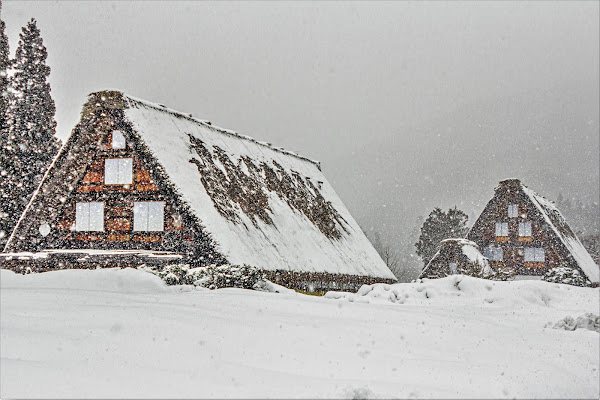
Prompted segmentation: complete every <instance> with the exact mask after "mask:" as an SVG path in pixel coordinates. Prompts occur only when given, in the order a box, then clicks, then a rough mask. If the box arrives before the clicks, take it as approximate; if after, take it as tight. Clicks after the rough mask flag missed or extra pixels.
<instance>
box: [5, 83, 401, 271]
mask: <svg viewBox="0 0 600 400" xmlns="http://www.w3.org/2000/svg"><path fill="white" fill-rule="evenodd" d="M105 103H106V104H105ZM109 103H110V104H109ZM115 105H116V106H115ZM86 106H87V107H88V109H94V108H95V107H96V108H100V109H104V107H108V108H115V107H117V108H119V109H120V110H123V111H122V112H123V119H124V123H125V124H128V125H130V127H131V131H132V135H133V138H134V139H135V140H136V141H137V142H138V145H139V146H140V147H139V149H141V150H142V151H144V152H147V153H148V155H149V156H150V157H151V158H152V159H154V160H156V162H157V163H158V168H159V169H160V170H161V173H163V172H164V174H163V175H164V176H166V177H167V179H168V181H169V183H170V185H171V186H172V187H173V188H174V192H175V194H176V195H177V197H178V198H179V199H180V200H181V201H182V202H183V203H184V204H185V205H186V206H187V207H186V208H188V209H189V211H190V212H191V213H192V214H194V216H195V217H196V218H197V219H198V220H199V221H200V223H201V225H202V227H203V228H205V229H206V231H207V232H209V233H210V234H211V236H212V237H213V238H214V240H215V242H216V244H217V249H218V251H219V252H220V253H222V254H223V255H224V256H225V257H226V258H227V260H228V262H230V263H234V264H242V263H245V264H249V265H254V266H257V267H260V268H264V269H271V270H276V269H281V270H291V271H303V272H328V273H339V274H351V275H362V276H371V277H377V278H385V279H395V277H394V275H393V274H392V272H391V271H390V270H389V269H388V268H387V266H386V265H385V263H384V262H383V261H382V260H381V258H380V257H379V255H378V254H377V252H376V251H375V249H374V248H373V246H372V245H371V244H370V242H369V241H368V239H367V238H366V237H365V235H364V234H363V232H362V231H361V229H360V227H359V226H358V224H357V223H356V222H355V221H354V219H353V218H352V216H351V215H350V213H349V212H348V210H347V209H346V208H345V206H344V205H343V204H342V201H341V200H340V198H339V197H338V196H337V194H336V193H335V191H334V190H333V188H332V187H331V185H330V184H329V183H328V182H327V180H326V179H325V177H324V176H323V173H322V172H321V170H320V165H319V163H318V162H316V161H313V160H310V159H308V158H305V157H302V156H299V155H297V154H295V153H293V152H290V151H286V150H283V149H281V148H276V147H273V146H271V145H270V144H268V143H264V142H259V141H256V140H254V139H252V138H250V137H247V136H244V135H240V134H238V133H236V132H233V131H230V130H226V129H222V128H218V127H215V126H213V125H212V124H211V123H210V122H208V121H204V120H199V119H196V118H193V117H191V115H189V114H184V113H181V112H177V111H175V110H171V109H169V108H166V107H164V106H162V105H159V104H154V103H150V102H147V101H144V100H141V99H138V98H135V97H132V96H128V95H125V94H123V93H122V92H118V91H110V92H98V93H92V94H91V95H90V99H89V101H88V103H87V104H86ZM82 118H83V114H82ZM74 134H75V130H74ZM77 134H78V135H93V134H94V133H92V132H87V133H86V132H83V129H80V131H78V132H77ZM95 140H96V139H94V140H91V139H90V142H94V141H95ZM67 147H68V146H65V148H63V152H67V151H68V149H67ZM88 148H89V147H88ZM62 158H64V159H72V157H71V158H69V157H67V156H66V155H63V156H62ZM64 164H65V162H62V163H61V165H64ZM62 168H65V167H62ZM50 174H52V171H50ZM51 181H52V182H54V184H56V180H51V179H45V180H44V181H43V182H42V185H44V182H46V183H45V185H46V186H47V185H48V184H49V183H50V182H51ZM68 184H71V185H72V182H68ZM58 191H59V192H61V193H62V192H65V190H62V191H61V190H58ZM41 192H48V190H43V189H42V190H41ZM31 204H34V205H35V206H34V207H32V209H30V210H29V212H30V213H31V214H32V215H31V217H32V218H33V217H35V216H34V215H33V214H35V213H36V210H38V209H40V208H42V209H44V208H47V207H45V206H44V205H43V204H42V202H40V201H39V200H38V201H35V200H33V201H32V202H31ZM26 212H27V211H26ZM42 219H44V218H42ZM46 219H47V217H46ZM30 231H31V229H30ZM15 250H18V249H14V248H11V249H10V251H15Z"/></svg>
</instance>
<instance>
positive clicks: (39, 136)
mask: <svg viewBox="0 0 600 400" xmlns="http://www.w3.org/2000/svg"><path fill="white" fill-rule="evenodd" d="M47 56H48V54H47V52H46V47H44V44H43V42H42V37H41V36H40V30H39V29H38V27H37V24H36V21H35V20H34V19H32V20H31V21H30V22H29V23H28V24H27V26H26V27H24V28H23V30H22V32H21V34H20V40H19V44H18V47H17V51H16V56H15V59H14V60H13V61H12V67H13V70H12V76H11V80H10V84H11V89H12V92H11V94H10V96H9V103H10V109H9V113H8V114H9V116H10V119H9V123H8V125H9V126H8V137H7V138H6V139H5V140H4V141H5V143H3V145H4V148H5V149H6V153H7V154H6V158H5V159H4V160H3V166H2V167H3V170H2V171H1V173H2V174H3V176H2V178H3V179H2V187H1V190H2V191H1V193H0V194H1V195H2V203H3V206H2V208H3V210H2V216H3V217H4V218H3V221H2V230H3V231H4V236H5V238H4V239H0V240H2V241H5V240H6V236H7V235H8V234H9V233H10V231H11V230H12V227H14V225H15V223H16V222H17V220H18V219H19V216H20V214H21V213H22V212H23V209H24V208H25V205H26V204H27V202H28V201H29V199H30V197H31V195H32V194H33V192H34V190H35V188H36V187H37V185H38V184H39V182H40V180H41V178H42V176H43V174H44V172H45V171H46V169H47V168H48V166H49V164H50V162H51V161H52V158H53V157H54V155H55V154H56V152H57V151H58V145H59V143H58V140H57V139H56V137H55V136H54V133H55V131H56V121H55V120H54V114H55V111H56V108H55V106H54V100H52V97H50V84H49V83H48V82H47V79H48V76H49V75H50V67H48V66H47V65H46V58H47Z"/></svg>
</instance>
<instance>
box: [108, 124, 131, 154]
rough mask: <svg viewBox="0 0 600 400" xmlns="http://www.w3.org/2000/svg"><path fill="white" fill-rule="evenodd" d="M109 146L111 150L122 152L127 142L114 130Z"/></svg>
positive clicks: (120, 132) (123, 136) (121, 133)
mask: <svg viewBox="0 0 600 400" xmlns="http://www.w3.org/2000/svg"><path fill="white" fill-rule="evenodd" d="M115 136H116V137H117V138H118V141H117V140H115ZM110 146H111V148H112V149H113V150H123V149H125V148H126V147H127V140H126V139H125V135H123V132H122V131H120V130H118V129H115V130H113V131H112V140H111V143H110Z"/></svg>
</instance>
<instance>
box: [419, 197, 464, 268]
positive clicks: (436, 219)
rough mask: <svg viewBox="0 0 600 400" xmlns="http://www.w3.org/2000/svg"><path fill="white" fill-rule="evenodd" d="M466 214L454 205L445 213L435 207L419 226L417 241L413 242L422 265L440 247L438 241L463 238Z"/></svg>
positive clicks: (426, 262) (427, 262)
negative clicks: (419, 231)
mask: <svg viewBox="0 0 600 400" xmlns="http://www.w3.org/2000/svg"><path fill="white" fill-rule="evenodd" d="M468 219H469V217H468V216H467V214H465V213H464V212H462V211H461V210H459V209H458V208H456V207H454V208H451V209H449V210H448V212H447V213H445V212H444V211H442V210H441V209H440V208H438V207H436V208H434V209H433V211H432V212H431V213H430V214H429V217H427V219H426V220H425V222H424V223H423V226H422V227H421V235H420V236H419V241H418V242H417V243H415V247H416V248H417V255H419V257H421V259H422V260H423V262H424V263H425V265H424V266H426V265H427V264H429V261H431V259H432V258H433V256H434V255H435V253H436V252H437V251H438V249H439V247H440V242H441V241H442V240H444V239H449V238H463V237H465V235H466V234H467V232H468V231H469V228H468V227H467V221H468Z"/></svg>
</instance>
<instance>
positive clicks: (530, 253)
mask: <svg viewBox="0 0 600 400" xmlns="http://www.w3.org/2000/svg"><path fill="white" fill-rule="evenodd" d="M523 259H524V260H525V261H529V262H544V261H545V260H546V256H545V254H544V248H543V247H525V256H524V257H523Z"/></svg>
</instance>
